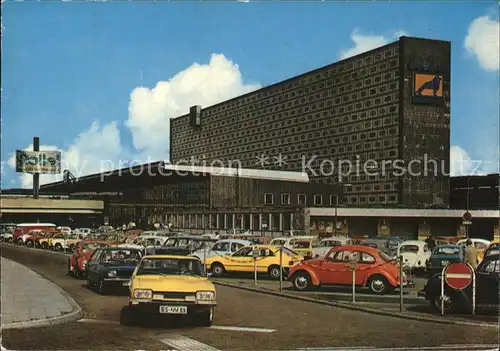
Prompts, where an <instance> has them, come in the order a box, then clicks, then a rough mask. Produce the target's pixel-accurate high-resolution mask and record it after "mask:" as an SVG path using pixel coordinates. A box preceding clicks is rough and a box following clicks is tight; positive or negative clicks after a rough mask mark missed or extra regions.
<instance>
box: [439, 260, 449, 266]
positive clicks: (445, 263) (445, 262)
mask: <svg viewBox="0 0 500 351" xmlns="http://www.w3.org/2000/svg"><path fill="white" fill-rule="evenodd" d="M448 263H450V261H441V266H446V265H447V264H448Z"/></svg>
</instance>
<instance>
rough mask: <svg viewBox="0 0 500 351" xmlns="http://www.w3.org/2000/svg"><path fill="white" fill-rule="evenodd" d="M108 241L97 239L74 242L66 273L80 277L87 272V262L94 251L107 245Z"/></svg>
mask: <svg viewBox="0 0 500 351" xmlns="http://www.w3.org/2000/svg"><path fill="white" fill-rule="evenodd" d="M108 246H109V243H107V242H105V241H99V240H82V241H79V242H77V243H76V245H75V249H74V251H73V255H71V256H70V257H69V259H68V274H69V275H71V276H73V277H77V278H79V277H82V276H84V275H85V274H86V273H87V262H88V260H89V259H90V256H92V254H93V253H94V251H95V250H96V249H98V248H100V247H108Z"/></svg>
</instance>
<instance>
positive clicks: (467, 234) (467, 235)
mask: <svg viewBox="0 0 500 351" xmlns="http://www.w3.org/2000/svg"><path fill="white" fill-rule="evenodd" d="M469 196H470V175H469V176H468V177H467V199H466V212H467V213H469ZM465 236H466V238H467V239H469V224H468V223H467V224H466V225H465Z"/></svg>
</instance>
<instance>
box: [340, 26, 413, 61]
mask: <svg viewBox="0 0 500 351" xmlns="http://www.w3.org/2000/svg"><path fill="white" fill-rule="evenodd" d="M405 35H407V34H406V33H405V32H404V31H401V30H400V31H397V32H395V33H394V34H393V35H392V36H391V37H384V36H382V35H363V34H360V33H359V30H358V29H355V30H354V31H353V32H352V33H351V40H352V41H353V42H354V46H353V47H352V48H349V49H347V50H341V51H340V53H339V57H340V59H341V60H343V59H346V58H349V57H352V56H355V55H358V54H361V53H363V52H366V51H370V50H373V49H375V48H378V47H380V46H384V45H386V44H388V43H389V42H391V41H394V40H397V39H399V37H401V36H405Z"/></svg>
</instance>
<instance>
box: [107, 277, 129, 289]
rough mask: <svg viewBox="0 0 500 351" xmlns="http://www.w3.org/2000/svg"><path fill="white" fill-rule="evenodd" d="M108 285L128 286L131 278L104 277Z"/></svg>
mask: <svg viewBox="0 0 500 351" xmlns="http://www.w3.org/2000/svg"><path fill="white" fill-rule="evenodd" d="M102 280H103V281H104V283H105V284H106V285H107V286H110V287H117V288H118V287H123V288H128V286H129V282H130V278H123V277H116V278H103V279H102Z"/></svg>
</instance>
